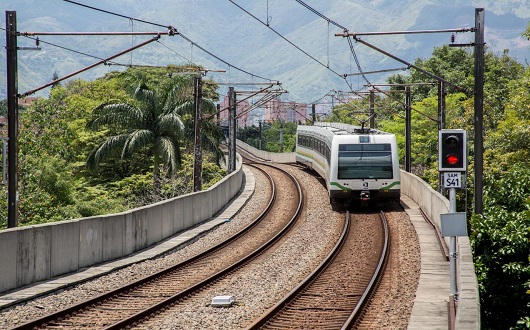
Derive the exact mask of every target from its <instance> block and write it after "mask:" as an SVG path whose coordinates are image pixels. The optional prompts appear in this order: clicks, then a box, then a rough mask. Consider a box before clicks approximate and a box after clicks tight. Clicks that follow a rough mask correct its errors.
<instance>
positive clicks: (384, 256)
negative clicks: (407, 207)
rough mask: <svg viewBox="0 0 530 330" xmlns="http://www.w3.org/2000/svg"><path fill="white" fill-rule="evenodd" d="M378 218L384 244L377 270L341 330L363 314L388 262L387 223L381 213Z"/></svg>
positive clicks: (351, 324)
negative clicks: (381, 226)
mask: <svg viewBox="0 0 530 330" xmlns="http://www.w3.org/2000/svg"><path fill="white" fill-rule="evenodd" d="M379 216H380V218H381V223H382V225H383V231H384V243H383V249H382V251H381V256H380V258H379V263H378V264H377V268H376V270H375V272H374V274H373V275H372V279H371V280H370V283H369V284H368V287H367V288H366V290H365V291H364V293H363V295H362V296H361V299H360V300H359V302H358V303H357V306H355V309H354V310H353V311H352V313H351V315H350V317H349V318H348V319H347V320H346V322H344V325H343V326H342V328H341V330H344V329H350V328H351V327H352V326H353V324H354V323H355V322H356V321H357V320H358V318H359V316H360V315H361V313H362V312H363V309H364V308H365V306H367V304H368V302H369V300H370V299H371V298H372V297H373V295H374V294H375V292H376V290H377V287H378V286H379V283H380V282H381V279H382V277H383V272H384V270H385V267H386V264H387V262H388V255H389V254H390V253H389V252H390V230H389V228H388V221H387V219H386V216H385V214H384V213H383V211H381V212H380V213H379Z"/></svg>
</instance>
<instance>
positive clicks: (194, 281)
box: [14, 165, 303, 329]
mask: <svg viewBox="0 0 530 330" xmlns="http://www.w3.org/2000/svg"><path fill="white" fill-rule="evenodd" d="M263 166H265V165H259V167H263ZM261 170H262V171H264V170H263V169H261ZM264 172H265V173H266V174H267V175H269V173H271V172H272V176H274V177H275V179H274V180H273V179H272V178H270V182H271V184H272V182H278V181H280V182H282V185H283V186H285V182H287V181H289V182H291V183H290V184H289V185H288V186H289V188H288V189H276V188H275V187H276V185H275V184H273V189H272V190H273V193H272V196H271V199H270V202H269V204H268V205H267V208H266V209H265V210H264V211H263V212H262V213H261V214H260V215H259V216H258V217H257V218H256V220H255V221H254V222H252V224H251V225H249V226H247V227H246V228H245V229H244V230H242V231H240V232H239V233H238V234H236V235H234V236H232V237H231V238H229V239H228V240H226V241H225V242H223V243H221V244H219V245H217V246H215V247H213V248H211V249H209V250H207V251H205V252H203V253H201V254H199V255H196V256H195V257H192V258H190V259H188V260H186V261H184V262H182V263H179V264H177V265H174V266H171V267H169V268H167V269H165V270H163V271H161V272H158V273H156V274H153V275H151V276H148V277H146V278H144V279H141V280H139V281H136V282H134V283H131V284H128V285H125V286H123V287H121V288H119V289H117V290H114V291H112V292H108V293H105V294H103V295H101V296H98V297H96V298H94V299H91V300H88V301H85V302H83V303H81V304H77V305H74V306H71V307H69V308H66V309H64V310H61V311H59V312H56V313H53V314H50V315H47V316H45V317H42V318H39V319H36V320H34V321H31V322H28V323H26V324H23V325H21V326H19V327H16V328H14V329H44V328H46V329H50V328H61V329H66V328H69V329H95V328H97V329H102V328H105V329H118V328H124V327H127V326H130V325H131V324H134V323H137V322H139V321H141V320H143V319H146V318H149V317H150V316H151V315H154V313H157V312H158V311H160V310H164V309H166V308H167V307H168V306H170V305H172V304H176V303H178V301H179V300H181V299H183V298H185V297H187V296H190V295H193V294H194V293H196V292H199V291H200V290H202V289H203V288H205V287H207V286H209V285H211V283H214V282H215V281H218V280H219V279H220V278H222V277H223V276H226V275H227V274H230V273H231V272H233V271H235V269H237V268H238V267H241V266H243V265H245V264H246V263H248V262H250V260H252V259H253V258H256V257H257V256H258V255H260V254H261V253H263V251H265V250H266V249H268V248H269V247H271V246H272V245H274V243H275V242H277V241H278V240H279V239H280V238H281V237H282V236H283V235H285V234H286V233H287V232H288V231H289V229H290V228H291V227H292V226H293V224H294V223H295V222H296V220H297V219H298V217H299V215H300V212H301V209H302V201H303V197H302V190H301V188H300V185H299V183H298V182H297V181H296V179H295V178H294V177H293V176H292V175H290V174H289V173H287V172H285V171H283V170H281V169H278V168H275V167H269V169H268V170H267V171H264ZM269 177H270V176H269Z"/></svg>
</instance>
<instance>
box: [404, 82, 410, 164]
mask: <svg viewBox="0 0 530 330" xmlns="http://www.w3.org/2000/svg"><path fill="white" fill-rule="evenodd" d="M411 109H412V104H411V95H410V86H405V171H407V172H409V173H410V170H411V163H412V161H411V146H412V143H411V140H412V139H411V131H412V120H411V117H412V116H411Z"/></svg>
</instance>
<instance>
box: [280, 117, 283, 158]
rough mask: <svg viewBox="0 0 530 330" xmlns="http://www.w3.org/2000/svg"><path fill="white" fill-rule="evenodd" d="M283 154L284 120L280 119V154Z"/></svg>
mask: <svg viewBox="0 0 530 330" xmlns="http://www.w3.org/2000/svg"><path fill="white" fill-rule="evenodd" d="M282 152H283V119H281V118H280V153H282Z"/></svg>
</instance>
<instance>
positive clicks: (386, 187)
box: [329, 181, 400, 191]
mask: <svg viewBox="0 0 530 330" xmlns="http://www.w3.org/2000/svg"><path fill="white" fill-rule="evenodd" d="M399 184H400V181H394V182H392V183H391V184H389V185H388V186H385V187H382V188H379V190H389V189H390V188H392V187H394V186H397V185H399ZM329 185H330V186H335V187H337V188H339V189H340V190H344V191H350V190H352V189H351V188H347V187H344V186H343V185H341V184H339V183H338V182H330V183H329Z"/></svg>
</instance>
